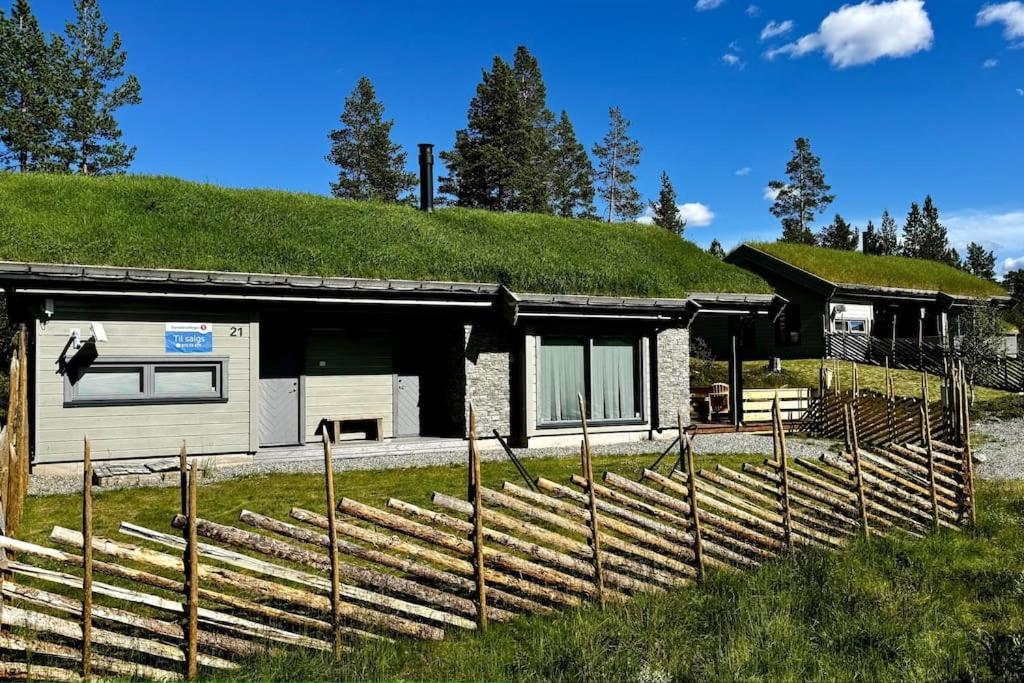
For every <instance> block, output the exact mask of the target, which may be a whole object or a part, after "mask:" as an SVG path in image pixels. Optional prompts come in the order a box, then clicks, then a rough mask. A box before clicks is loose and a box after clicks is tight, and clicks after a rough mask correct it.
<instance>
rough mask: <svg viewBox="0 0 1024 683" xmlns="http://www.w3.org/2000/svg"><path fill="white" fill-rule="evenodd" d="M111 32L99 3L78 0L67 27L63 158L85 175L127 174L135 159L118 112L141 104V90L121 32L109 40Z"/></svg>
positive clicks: (90, 0)
mask: <svg viewBox="0 0 1024 683" xmlns="http://www.w3.org/2000/svg"><path fill="white" fill-rule="evenodd" d="M107 30H108V29H107V24H106V22H104V21H103V17H102V16H101V15H100V8H99V4H98V3H97V0H75V22H74V23H68V24H66V26H65V34H66V36H67V49H68V58H69V64H68V67H69V70H68V74H67V75H68V79H69V81H68V84H69V86H70V88H71V96H70V102H69V104H68V111H67V116H66V119H65V126H64V132H63V133H64V134H63V149H62V155H63V156H64V158H65V161H66V162H67V164H68V165H69V166H71V167H72V168H74V169H75V170H77V171H78V172H79V173H83V174H86V175H96V174H104V173H117V172H123V171H124V170H125V169H126V168H127V167H128V166H129V165H130V164H131V163H132V160H133V159H134V158H135V147H129V146H127V145H126V144H125V143H124V142H122V141H121V135H122V133H121V128H120V127H119V126H118V123H117V119H115V118H114V112H116V111H117V110H118V109H120V108H121V107H123V106H126V105H131V104H140V103H141V102H142V95H141V86H140V85H139V81H138V79H137V78H136V77H135V76H134V75H132V74H129V75H127V76H126V75H125V69H124V67H125V62H126V61H127V59H128V55H127V53H126V52H125V51H124V50H123V49H122V48H121V36H120V34H118V33H116V32H115V33H114V34H113V36H112V37H111V38H110V40H109V42H108V40H107Z"/></svg>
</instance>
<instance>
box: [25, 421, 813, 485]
mask: <svg viewBox="0 0 1024 683" xmlns="http://www.w3.org/2000/svg"><path fill="white" fill-rule="evenodd" d="M668 445H669V441H667V440H659V441H632V442H628V443H622V444H608V445H601V446H594V447H593V451H594V453H595V454H596V455H645V454H652V453H661V452H662V451H664V450H665V449H666V448H668ZM693 445H694V448H695V450H696V452H697V454H698V457H699V455H700V454H701V453H740V454H750V455H752V456H758V457H761V456H766V455H771V454H772V440H771V437H770V436H762V435H758V434H742V433H729V434H705V435H701V436H698V437H696V438H695V439H694V442H693ZM787 445H788V450H789V454H790V455H791V456H795V457H804V456H816V455H818V454H820V453H821V452H822V451H823V450H826V449H828V448H829V446H830V442H826V441H817V440H813V439H804V438H791V439H790V440H789V441H788V442H787ZM517 455H519V456H520V458H522V459H524V460H525V459H529V458H545V457H551V456H565V457H578V456H579V449H578V448H576V447H562V448H534V449H531V450H529V451H526V450H521V451H518V452H517ZM480 457H481V459H482V460H484V461H497V460H505V459H506V458H507V456H506V455H505V453H504V451H502V450H500V449H493V450H492V449H487V450H482V451H481V454H480ZM655 457H656V456H653V455H652V457H651V461H652V462H653V461H654V458H655ZM465 459H466V450H465V448H460V449H458V450H445V451H437V452H432V453H415V454H408V455H395V456H390V457H383V458H382V457H381V456H379V455H375V456H372V457H366V458H354V457H344V458H335V460H334V467H335V470H336V471H339V472H344V471H349V470H373V469H396V468H406V467H428V466H431V465H451V464H461V463H463V462H465ZM322 469H323V460H322V459H321V458H318V457H315V456H314V457H309V458H301V459H300V458H296V459H293V460H287V461H284V460H274V461H271V462H260V461H259V458H257V459H256V462H254V463H252V464H246V465H237V466H233V467H219V468H212V470H211V471H207V472H204V474H203V479H202V481H203V482H204V483H208V482H214V481H223V480H226V479H233V478H235V477H245V476H252V475H258V474H270V473H289V474H293V473H307V472H320V471H322ZM168 479H169V480H168V481H167V482H166V483H165V484H164V485H166V486H177V479H176V478H175V477H169V478H168ZM81 484H82V482H81V475H77V476H58V475H47V476H34V477H32V478H31V480H30V482H29V495H34V496H46V495H59V494H66V493H74V492H77V491H80V490H81ZM113 488H116V487H112V486H106V487H104V488H103V490H111V489H113Z"/></svg>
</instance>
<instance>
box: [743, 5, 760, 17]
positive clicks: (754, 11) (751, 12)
mask: <svg viewBox="0 0 1024 683" xmlns="http://www.w3.org/2000/svg"><path fill="white" fill-rule="evenodd" d="M746 12H747V16H748V17H750V18H751V19H756V18H757V17H759V16H761V8H760V7H758V6H757V5H747V9H746Z"/></svg>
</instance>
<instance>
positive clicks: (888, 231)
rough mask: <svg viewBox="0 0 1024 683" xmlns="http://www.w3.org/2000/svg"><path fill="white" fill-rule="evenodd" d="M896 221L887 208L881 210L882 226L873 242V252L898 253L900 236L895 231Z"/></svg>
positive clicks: (890, 254)
mask: <svg viewBox="0 0 1024 683" xmlns="http://www.w3.org/2000/svg"><path fill="white" fill-rule="evenodd" d="M896 230H897V228H896V221H894V220H893V218H892V216H890V215H889V210H888V209H886V210H885V211H883V212H882V226H881V229H880V230H879V232H878V239H877V240H876V242H875V246H876V249H877V250H876V251H875V253H876V254H878V255H879V256H896V255H897V254H899V253H900V238H899V235H898V234H897V232H896Z"/></svg>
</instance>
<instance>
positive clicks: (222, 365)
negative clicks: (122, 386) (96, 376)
mask: <svg viewBox="0 0 1024 683" xmlns="http://www.w3.org/2000/svg"><path fill="white" fill-rule="evenodd" d="M207 367H208V368H210V369H212V370H213V373H214V383H215V384H214V386H215V390H214V391H213V392H212V393H207V392H204V393H202V394H188V393H184V394H158V393H156V370H157V368H161V369H163V368H172V369H173V368H207ZM90 368H104V369H106V368H111V369H117V368H124V369H138V370H139V371H140V372H141V375H142V391H140V392H139V393H138V394H137V395H135V396H117V395H110V396H89V397H82V396H80V395H79V393H78V383H77V377H78V374H77V373H78V370H77V369H76V367H75V362H74V359H70V360H69V361H68V364H67V369H66V371H65V373H64V407H65V408H77V407H81V406H121V405H163V404H174V403H225V402H227V400H228V357H227V356H201V357H194V358H172V357H168V356H100V357H98V358H96V359H95V360H93V361H92V362H91V363H89V364H88V366H86V368H85V369H86V370H88V369H90Z"/></svg>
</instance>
